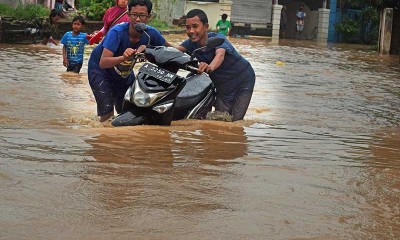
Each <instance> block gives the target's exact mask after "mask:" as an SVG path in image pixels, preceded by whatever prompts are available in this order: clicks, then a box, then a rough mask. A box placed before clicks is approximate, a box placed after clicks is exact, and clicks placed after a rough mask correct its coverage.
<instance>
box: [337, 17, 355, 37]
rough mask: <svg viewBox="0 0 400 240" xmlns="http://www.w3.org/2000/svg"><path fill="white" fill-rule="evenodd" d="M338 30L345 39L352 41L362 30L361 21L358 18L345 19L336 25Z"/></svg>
mask: <svg viewBox="0 0 400 240" xmlns="http://www.w3.org/2000/svg"><path fill="white" fill-rule="evenodd" d="M335 28H336V31H338V32H339V33H341V34H342V36H343V39H344V40H345V41H350V40H351V39H352V38H353V37H354V36H356V34H358V33H359V32H360V22H359V21H357V20H351V19H344V20H343V21H341V22H340V23H338V24H336V26H335Z"/></svg>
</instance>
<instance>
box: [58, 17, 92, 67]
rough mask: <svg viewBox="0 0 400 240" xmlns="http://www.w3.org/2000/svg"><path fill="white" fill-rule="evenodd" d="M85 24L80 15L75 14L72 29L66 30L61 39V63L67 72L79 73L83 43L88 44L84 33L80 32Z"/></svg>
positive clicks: (83, 48)
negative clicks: (62, 45)
mask: <svg viewBox="0 0 400 240" xmlns="http://www.w3.org/2000/svg"><path fill="white" fill-rule="evenodd" d="M84 25H85V19H84V18H83V17H82V16H76V17H74V19H73V20H72V31H69V32H66V33H65V34H64V36H63V37H62V39H61V43H62V44H64V47H63V64H64V66H65V67H66V68H67V72H72V71H73V72H74V73H79V72H80V70H81V68H82V64H83V52H84V50H85V44H89V40H87V38H86V33H83V32H81V30H82V28H83V26H84Z"/></svg>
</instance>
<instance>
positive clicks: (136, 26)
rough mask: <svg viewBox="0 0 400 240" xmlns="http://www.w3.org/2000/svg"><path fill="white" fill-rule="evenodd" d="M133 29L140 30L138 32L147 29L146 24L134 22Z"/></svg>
mask: <svg viewBox="0 0 400 240" xmlns="http://www.w3.org/2000/svg"><path fill="white" fill-rule="evenodd" d="M135 30H136V31H138V32H140V33H143V32H144V31H145V30H147V26H146V24H144V23H136V24H135Z"/></svg>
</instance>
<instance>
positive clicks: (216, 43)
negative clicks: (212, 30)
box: [206, 37, 225, 48]
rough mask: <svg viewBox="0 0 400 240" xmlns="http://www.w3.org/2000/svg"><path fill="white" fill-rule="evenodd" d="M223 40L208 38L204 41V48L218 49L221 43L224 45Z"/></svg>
mask: <svg viewBox="0 0 400 240" xmlns="http://www.w3.org/2000/svg"><path fill="white" fill-rule="evenodd" d="M224 41H225V40H224V39H223V38H219V37H211V38H208V39H207V41H206V46H207V47H209V48H215V47H218V46H219V45H221V44H222V43H224Z"/></svg>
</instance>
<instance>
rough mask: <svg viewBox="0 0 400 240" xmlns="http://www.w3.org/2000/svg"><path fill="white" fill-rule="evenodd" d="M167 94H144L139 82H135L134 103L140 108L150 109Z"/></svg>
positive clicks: (165, 92)
mask: <svg viewBox="0 0 400 240" xmlns="http://www.w3.org/2000/svg"><path fill="white" fill-rule="evenodd" d="M165 94H167V91H164V92H158V93H146V92H144V91H143V90H142V89H141V88H140V86H139V83H138V82H137V81H135V91H134V94H133V102H134V103H135V104H136V106H138V107H149V106H151V105H153V104H154V103H156V102H157V101H158V100H160V99H161V98H162V97H163V96H165Z"/></svg>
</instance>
